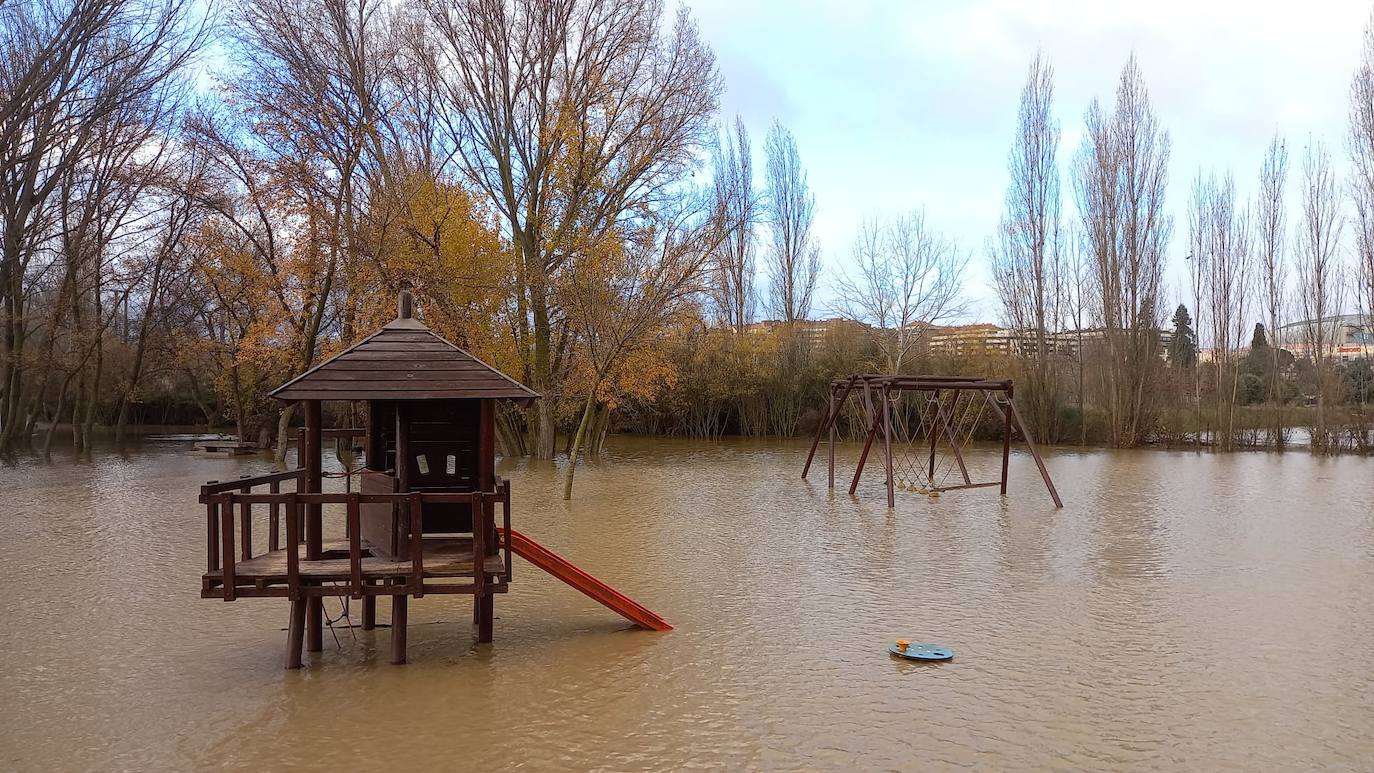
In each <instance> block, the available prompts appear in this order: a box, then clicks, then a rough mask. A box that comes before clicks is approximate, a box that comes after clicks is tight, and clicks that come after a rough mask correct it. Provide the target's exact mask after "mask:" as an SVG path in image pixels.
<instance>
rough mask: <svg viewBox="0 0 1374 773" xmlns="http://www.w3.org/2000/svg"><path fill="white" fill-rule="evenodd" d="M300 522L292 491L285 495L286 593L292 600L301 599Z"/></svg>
mask: <svg viewBox="0 0 1374 773" xmlns="http://www.w3.org/2000/svg"><path fill="white" fill-rule="evenodd" d="M300 520H301V509H300V504H299V503H297V501H296V492H294V491H293V492H291V493H290V494H287V495H286V591H287V593H288V594H290V597H291V598H292V599H293V600H298V599H301V598H302V597H301V568H300V565H301V540H300V535H301V532H300ZM302 608H304V607H302Z"/></svg>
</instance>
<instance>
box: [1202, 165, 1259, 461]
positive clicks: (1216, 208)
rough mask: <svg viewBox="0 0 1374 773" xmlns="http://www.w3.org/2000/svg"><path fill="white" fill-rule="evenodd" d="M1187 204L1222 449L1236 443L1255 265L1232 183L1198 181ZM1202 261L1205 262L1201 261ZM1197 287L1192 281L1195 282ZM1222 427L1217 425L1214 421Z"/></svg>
mask: <svg viewBox="0 0 1374 773" xmlns="http://www.w3.org/2000/svg"><path fill="white" fill-rule="evenodd" d="M1193 191H1194V192H1193V198H1192V201H1191V217H1190V223H1189V224H1190V227H1191V230H1192V242H1193V245H1194V249H1195V250H1196V251H1195V252H1194V253H1193V254H1194V258H1193V260H1194V262H1195V264H1196V266H1197V270H1198V273H1199V274H1200V275H1201V276H1202V281H1201V286H1202V287H1203V288H1204V290H1205V294H1206V298H1207V302H1208V312H1209V314H1208V318H1209V319H1210V321H1211V323H1212V330H1211V339H1212V340H1211V344H1212V363H1213V365H1214V367H1215V369H1216V374H1217V377H1216V391H1217V395H1216V396H1217V406H1216V408H1217V411H1218V412H1220V411H1221V409H1222V406H1223V405H1224V406H1225V410H1226V431H1225V432H1223V433H1221V446H1222V447H1223V448H1225V449H1229V448H1230V447H1231V445H1232V443H1233V442H1234V434H1235V403H1236V393H1237V389H1238V386H1239V382H1240V368H1239V350H1240V348H1241V346H1242V345H1243V344H1244V341H1245V335H1246V333H1247V332H1248V331H1249V329H1250V326H1249V319H1250V317H1249V315H1248V311H1249V308H1250V296H1251V294H1252V292H1251V291H1252V282H1253V279H1254V277H1253V273H1254V272H1253V270H1252V265H1253V260H1252V252H1251V249H1250V231H1249V220H1248V216H1247V213H1245V212H1243V211H1238V209H1237V206H1236V185H1235V180H1234V178H1232V176H1231V175H1230V174H1229V173H1228V174H1227V175H1226V176H1225V177H1223V178H1221V179H1218V178H1217V176H1216V175H1215V174H1212V175H1210V176H1208V177H1206V178H1204V177H1203V176H1202V175H1201V174H1199V175H1198V181H1197V183H1196V184H1195V185H1194V189H1193ZM1204 256H1205V257H1204ZM1194 281H1195V282H1196V281H1197V280H1196V279H1195V280H1194ZM1217 423H1218V424H1220V419H1218V422H1217Z"/></svg>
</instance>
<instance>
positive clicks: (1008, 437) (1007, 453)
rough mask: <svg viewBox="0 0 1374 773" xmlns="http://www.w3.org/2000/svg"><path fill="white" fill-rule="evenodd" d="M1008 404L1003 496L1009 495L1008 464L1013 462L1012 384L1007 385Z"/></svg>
mask: <svg viewBox="0 0 1374 773" xmlns="http://www.w3.org/2000/svg"><path fill="white" fill-rule="evenodd" d="M1006 395H1007V406H1008V410H1007V411H1006V412H1005V413H1004V414H1003V419H1004V420H1003V422H1002V487H1001V491H1002V496H1006V495H1007V466H1008V465H1009V464H1010V462H1011V408H1010V406H1012V405H1013V403H1012V394H1011V386H1010V385H1008V386H1007V391H1006Z"/></svg>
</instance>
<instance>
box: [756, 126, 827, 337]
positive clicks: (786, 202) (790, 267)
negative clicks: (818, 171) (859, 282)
mask: <svg viewBox="0 0 1374 773" xmlns="http://www.w3.org/2000/svg"><path fill="white" fill-rule="evenodd" d="M764 153H765V155H766V156H767V168H766V171H765V176H764V181H765V186H766V187H765V195H764V199H763V206H764V220H765V222H767V223H768V231H769V234H770V236H771V238H772V250H771V251H770V253H769V256H768V263H769V265H768V273H769V280H770V289H771V298H770V303H769V308H770V312H771V313H772V314H774V315H775V316H777V318H779V319H781V320H782V321H783V322H786V323H788V324H792V323H794V322H797V321H799V320H804V319H806V318H807V317H808V316H809V315H810V313H811V296H812V294H813V293H814V292H815V290H816V279H817V277H818V276H819V275H820V260H821V251H820V248H819V247H818V246H816V244H815V243H814V240H813V239H812V235H811V226H812V223H813V222H814V221H815V217H816V197H815V196H814V195H813V194H812V193H811V186H810V185H809V184H808V183H807V180H806V170H805V169H803V168H802V164H801V154H800V153H799V152H798V151H797V141H796V139H795V138H794V137H793V136H792V132H790V131H788V130H787V128H786V127H784V126H783V125H782V124H781V123H778V122H776V121H775V122H774V123H773V128H771V129H769V131H768V139H767V140H766V141H765V143H764Z"/></svg>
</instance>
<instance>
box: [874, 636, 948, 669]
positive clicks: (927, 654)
mask: <svg viewBox="0 0 1374 773" xmlns="http://www.w3.org/2000/svg"><path fill="white" fill-rule="evenodd" d="M887 651H888V652H889V653H891V654H893V655H896V656H897V657H899V658H904V659H906V660H923V661H926V662H931V663H933V662H939V661H942V660H953V659H954V651H953V650H950V649H946V648H945V647H941V646H940V645H938V644H916V643H912V642H909V641H907V640H906V639H898V640H897V643H896V644H892V645H889V646H888V648H887Z"/></svg>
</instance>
